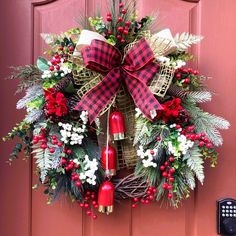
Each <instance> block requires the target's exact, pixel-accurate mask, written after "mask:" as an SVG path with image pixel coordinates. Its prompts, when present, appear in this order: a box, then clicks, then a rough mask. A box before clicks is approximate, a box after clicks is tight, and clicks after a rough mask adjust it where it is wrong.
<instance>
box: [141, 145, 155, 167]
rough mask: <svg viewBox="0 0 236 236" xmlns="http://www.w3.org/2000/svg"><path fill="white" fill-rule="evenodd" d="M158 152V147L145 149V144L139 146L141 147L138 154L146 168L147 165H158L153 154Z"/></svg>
mask: <svg viewBox="0 0 236 236" xmlns="http://www.w3.org/2000/svg"><path fill="white" fill-rule="evenodd" d="M156 154H157V149H153V150H150V149H147V150H146V151H144V149H143V146H139V149H138V150H137V156H139V157H140V158H141V159H142V164H143V166H144V167H145V168H147V167H150V166H152V167H157V164H156V163H155V162H154V158H153V156H155V155H156Z"/></svg>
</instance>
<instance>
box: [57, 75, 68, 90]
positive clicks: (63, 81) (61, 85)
mask: <svg viewBox="0 0 236 236" xmlns="http://www.w3.org/2000/svg"><path fill="white" fill-rule="evenodd" d="M71 82H73V77H72V75H67V76H66V77H64V78H62V79H61V80H60V81H59V82H58V83H57V84H56V85H55V86H54V89H55V91H56V92H63V91H64V90H65V89H66V88H67V87H68V86H69V84H70V83H71Z"/></svg>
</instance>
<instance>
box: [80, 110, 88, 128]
mask: <svg viewBox="0 0 236 236" xmlns="http://www.w3.org/2000/svg"><path fill="white" fill-rule="evenodd" d="M80 119H81V120H82V122H83V124H84V125H86V124H87V123H88V112H87V111H82V112H81V114H80Z"/></svg>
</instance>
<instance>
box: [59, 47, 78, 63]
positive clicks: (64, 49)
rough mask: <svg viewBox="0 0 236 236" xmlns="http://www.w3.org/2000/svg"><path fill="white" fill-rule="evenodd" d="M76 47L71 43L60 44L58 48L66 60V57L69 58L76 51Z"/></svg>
mask: <svg viewBox="0 0 236 236" xmlns="http://www.w3.org/2000/svg"><path fill="white" fill-rule="evenodd" d="M74 50H75V48H74V46H73V45H72V44H69V45H67V46H64V47H62V46H60V47H59V48H58V51H59V54H60V55H61V57H62V58H64V61H66V59H65V58H68V56H69V54H72V53H73V52H74Z"/></svg>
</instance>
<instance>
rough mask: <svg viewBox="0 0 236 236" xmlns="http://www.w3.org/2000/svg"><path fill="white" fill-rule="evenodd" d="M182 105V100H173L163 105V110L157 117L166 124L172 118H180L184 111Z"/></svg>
mask: <svg viewBox="0 0 236 236" xmlns="http://www.w3.org/2000/svg"><path fill="white" fill-rule="evenodd" d="M180 104H181V99H180V98H173V99H172V100H170V101H167V102H165V103H163V104H161V106H162V107H163V110H161V111H160V112H159V114H158V116H157V117H158V118H159V119H162V120H164V121H165V122H168V121H169V120H170V119H172V118H176V117H178V115H179V111H181V110H182V109H183V108H182V106H181V105H180Z"/></svg>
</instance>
